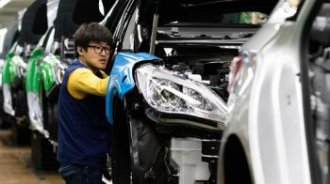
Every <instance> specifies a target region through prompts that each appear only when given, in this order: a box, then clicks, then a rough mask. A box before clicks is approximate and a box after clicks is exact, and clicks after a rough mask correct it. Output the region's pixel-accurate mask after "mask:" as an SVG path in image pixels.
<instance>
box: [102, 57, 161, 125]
mask: <svg viewBox="0 0 330 184" xmlns="http://www.w3.org/2000/svg"><path fill="white" fill-rule="evenodd" d="M158 59H159V58H158V57H156V56H154V55H151V54H148V53H123V52H120V53H118V54H117V55H116V57H115V60H114V65H113V67H112V70H111V72H110V79H109V82H108V87H107V92H106V116H107V120H108V122H109V123H110V124H113V114H112V112H113V108H114V107H113V106H114V104H113V99H114V98H115V97H118V98H119V99H123V97H124V96H125V95H126V94H127V93H128V92H129V91H131V90H132V89H133V88H134V86H135V80H134V77H133V71H134V67H135V66H136V64H138V63H142V62H145V61H152V60H158Z"/></svg>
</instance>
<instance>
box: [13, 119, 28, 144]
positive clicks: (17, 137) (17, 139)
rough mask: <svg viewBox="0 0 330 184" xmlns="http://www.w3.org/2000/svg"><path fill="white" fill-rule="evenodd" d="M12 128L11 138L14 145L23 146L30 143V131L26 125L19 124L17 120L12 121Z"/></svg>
mask: <svg viewBox="0 0 330 184" xmlns="http://www.w3.org/2000/svg"><path fill="white" fill-rule="evenodd" d="M11 130H12V140H13V143H14V145H17V146H25V145H30V143H31V140H30V137H31V131H30V129H29V127H28V126H25V125H24V126H22V125H19V124H18V123H17V122H15V123H13V124H12V126H11Z"/></svg>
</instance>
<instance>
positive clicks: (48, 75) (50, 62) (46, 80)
mask: <svg viewBox="0 0 330 184" xmlns="http://www.w3.org/2000/svg"><path fill="white" fill-rule="evenodd" d="M57 63H60V61H59V56H56V55H54V54H48V55H46V56H45V57H44V58H43V61H42V62H41V63H40V70H41V80H42V84H43V87H44V90H45V92H46V93H47V92H49V91H50V90H51V89H52V87H53V86H55V85H56V83H57V82H56V76H55V65H56V64H57Z"/></svg>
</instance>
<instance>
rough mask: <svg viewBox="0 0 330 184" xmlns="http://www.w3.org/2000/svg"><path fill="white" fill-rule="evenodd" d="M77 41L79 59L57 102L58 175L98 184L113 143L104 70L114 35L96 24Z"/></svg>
mask: <svg viewBox="0 0 330 184" xmlns="http://www.w3.org/2000/svg"><path fill="white" fill-rule="evenodd" d="M74 39H75V51H76V55H77V56H78V58H77V59H76V60H74V61H73V63H72V64H70V65H69V66H68V68H67V69H66V71H65V74H64V78H63V81H62V85H61V89H60V94H59V101H58V108H59V109H58V110H59V126H58V151H57V160H58V161H59V162H60V168H59V173H60V175H61V176H62V177H63V178H64V179H65V181H66V183H67V184H78V183H79V184H85V183H86V184H87V183H88V184H92V183H93V184H94V183H95V184H99V183H102V171H101V170H102V166H103V165H104V163H105V160H106V154H107V151H108V149H109V141H110V125H109V124H108V123H106V119H105V99H104V96H105V93H106V88H107V84H108V80H109V76H107V75H106V74H105V73H104V71H103V70H105V69H106V66H107V63H108V60H109V57H110V52H111V48H110V44H111V42H112V34H111V32H110V31H109V30H108V29H107V28H106V27H104V26H101V25H99V24H98V23H95V22H93V23H89V24H82V25H81V26H80V27H79V28H78V29H77V31H76V32H75V34H74Z"/></svg>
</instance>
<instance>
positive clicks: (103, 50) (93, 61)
mask: <svg viewBox="0 0 330 184" xmlns="http://www.w3.org/2000/svg"><path fill="white" fill-rule="evenodd" d="M110 52H111V48H110V46H109V45H108V44H107V43H106V42H90V43H89V44H88V46H87V48H86V50H85V49H83V48H78V53H79V59H80V60H81V61H82V62H84V63H85V64H86V65H88V66H89V67H90V68H91V69H92V70H104V69H105V68H106V66H107V63H108V60H109V57H110Z"/></svg>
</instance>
